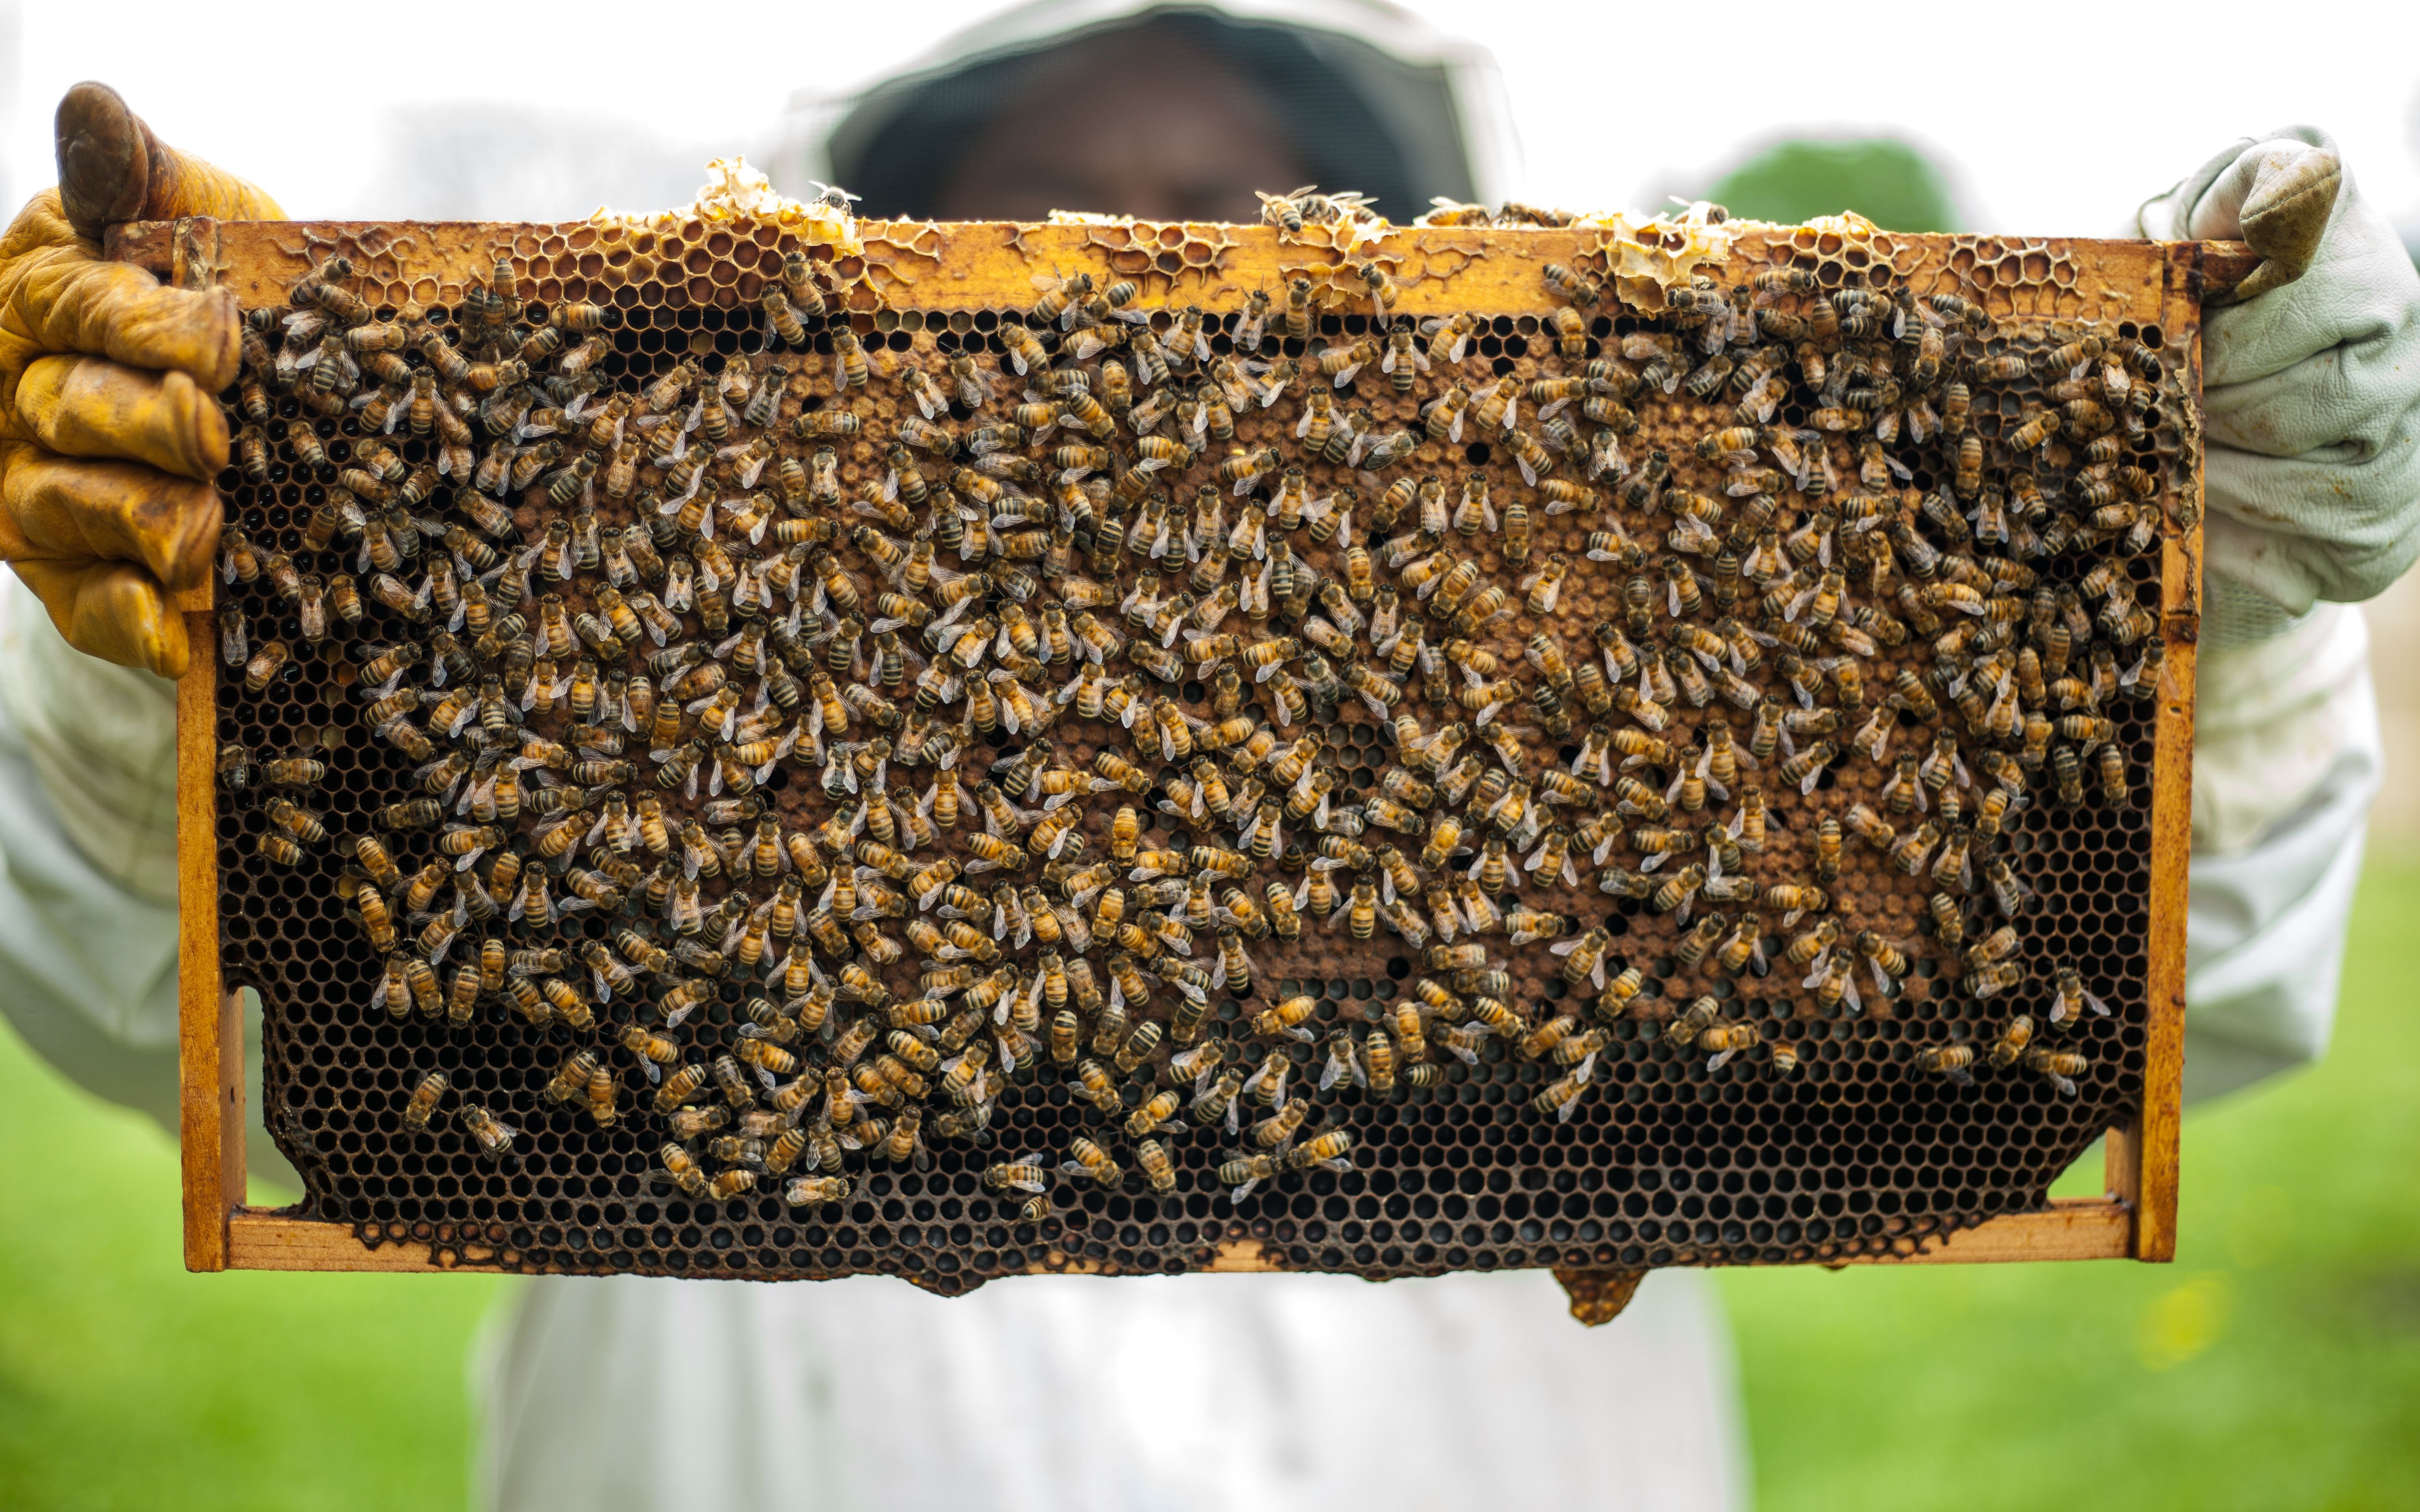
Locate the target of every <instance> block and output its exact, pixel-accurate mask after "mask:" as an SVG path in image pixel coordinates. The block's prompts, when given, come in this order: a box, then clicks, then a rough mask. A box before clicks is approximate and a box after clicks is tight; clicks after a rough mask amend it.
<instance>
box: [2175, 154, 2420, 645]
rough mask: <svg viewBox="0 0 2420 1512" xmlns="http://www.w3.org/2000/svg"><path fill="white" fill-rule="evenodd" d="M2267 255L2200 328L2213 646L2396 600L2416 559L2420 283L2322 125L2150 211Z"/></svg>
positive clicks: (2189, 185)
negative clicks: (2321, 609) (2394, 593)
mask: <svg viewBox="0 0 2420 1512" xmlns="http://www.w3.org/2000/svg"><path fill="white" fill-rule="evenodd" d="M2137 230H2138V232H2139V234H2141V235H2143V236H2147V237H2154V238H2158V239H2164V240H2176V239H2185V238H2206V239H2238V238H2240V239H2242V240H2244V241H2247V242H2249V243H2250V244H2251V247H2252V250H2253V251H2255V252H2257V253H2258V254H2260V255H2261V256H2262V258H2263V259H2264V260H2263V261H2262V262H2261V263H2260V265H2259V266H2258V267H2257V268H2256V269H2254V270H2253V272H2252V274H2251V276H2250V277H2248V278H2246V279H2245V280H2244V282H2243V283H2242V285H2239V286H2238V288H2237V289H2236V290H2235V294H2234V298H2233V301H2232V302H2228V303H2224V304H2222V303H2219V302H2217V301H2212V302H2211V305H2210V306H2209V307H2208V308H2207V309H2206V310H2205V311H2204V314H2203V323H2202V382H2203V408H2204V415H2205V419H2206V423H2207V429H2206V433H2205V437H2204V440H2205V441H2206V443H2207V467H2208V474H2207V502H2208V510H2207V514H2206V532H2207V533H2206V535H2205V539H2204V555H2203V566H2204V570H2205V574H2206V584H2205V593H2206V599H2205V603H2204V606H2203V609H2204V611H2203V618H2202V643H2203V645H2204V646H2205V647H2207V648H2209V649H2211V650H2217V651H2225V650H2227V649H2230V648H2232V647H2234V646H2240V645H2244V644H2248V643H2250V642H2253V641H2256V640H2266V639H2268V638H2270V637H2272V636H2274V635H2276V634H2279V633H2280V632H2282V631H2284V630H2285V629H2286V628H2287V627H2288V625H2290V624H2291V623H2292V621H2293V620H2294V619H2295V618H2297V617H2298V616H2301V615H2303V614H2305V613H2307V612H2308V611H2309V610H2310V609H2311V607H2312V606H2313V605H2314V604H2315V603H2317V602H2319V601H2320V600H2322V599H2325V600H2331V601H2335V602H2344V603H2349V602H2352V601H2355V600H2358V599H2364V598H2368V597H2370V596H2372V595H2374V594H2378V593H2381V592H2382V591H2383V590H2384V589H2385V588H2386V586H2387V584H2389V583H2391V582H2393V581H2394V580H2395V579H2397V577H2399V576H2401V574H2402V572H2403V570H2404V568H2406V567H2408V566H2410V565H2411V563H2412V557H2413V555H2414V554H2415V552H2420V275H2415V274H2414V273H2413V271H2412V259H2411V257H2410V256H2409V255H2407V254H2406V253H2405V252H2404V249H2403V244H2402V242H2401V241H2400V240H2399V239H2397V236H2396V234H2395V231H2394V228H2393V227H2392V226H2390V225H2389V224H2387V221H2386V219H2385V217H2384V216H2382V215H2381V214H2380V213H2379V212H2378V210H2377V209H2376V208H2374V207H2373V206H2371V205H2369V204H2368V203H2367V202H2366V201H2365V200H2364V199H2363V198H2362V197H2361V193H2360V191H2359V190H2358V189H2357V188H2356V187H2355V186H2354V184H2353V180H2352V179H2351V177H2350V176H2348V175H2346V174H2345V173H2344V171H2343V166H2342V162H2341V160H2340V159H2339V157H2338V155H2337V153H2336V148H2335V141H2334V139H2333V138H2331V137H2330V136H2328V134H2327V133H2326V132H2324V131H2318V130H2315V129H2313V128H2310V127H2300V126H2298V127H2288V128H2286V129H2285V130H2282V131H2276V132H2273V133H2272V134H2271V135H2270V136H2269V137H2268V138H2266V139H2264V140H2262V141H2258V142H2243V143H2239V144H2237V145H2236V146H2234V147H2228V148H2227V149H2226V151H2224V152H2222V153H2220V154H2219V155H2218V156H2216V157H2214V158H2212V159H2211V161H2210V162H2207V163H2204V164H2203V165H2202V167H2201V170H2200V171H2199V172H2197V173H2195V175H2193V177H2189V178H2187V179H2186V180H2185V181H2184V182H2182V183H2181V184H2179V185H2178V186H2177V187H2176V188H2174V189H2172V190H2170V191H2169V192H2168V193H2165V194H2164V195H2162V196H2160V197H2159V198H2157V199H2154V200H2152V201H2150V202H2149V204H2147V205H2145V206H2144V207H2143V208H2142V209H2141V210H2140V211H2139V212H2137Z"/></svg>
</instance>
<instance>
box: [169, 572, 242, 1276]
mask: <svg viewBox="0 0 2420 1512" xmlns="http://www.w3.org/2000/svg"><path fill="white" fill-rule="evenodd" d="M185 633H186V636H187V638H188V640H190V641H191V643H192V645H193V647H194V655H193V663H192V665H191V666H190V667H189V668H188V669H187V671H186V672H185V675H184V676H183V677H182V678H180V679H179V680H178V683H177V1094H178V1126H179V1127H178V1134H179V1138H178V1147H179V1149H180V1150H181V1153H182V1155H183V1160H184V1177H185V1180H184V1186H185V1269H186V1270H188V1271H224V1270H225V1269H226V1268H227V1264H228V1257H227V1213H228V1211H229V1210H230V1209H232V1208H233V1207H234V1206H235V1205H236V1204H237V1203H239V1202H240V1201H241V1200H242V1199H243V1182H244V1168H243V1011H242V999H241V997H240V995H237V994H235V993H231V992H228V991H226V990H225V985H224V983H223V981H222V980H221V979H220V976H219V866H218V770H217V768H218V760H217V748H218V741H217V739H216V736H217V733H218V662H217V659H216V650H217V631H216V628H215V626H214V625H213V623H212V616H210V615H209V614H208V613H205V612H198V611H195V612H188V613H187V614H186V616H185Z"/></svg>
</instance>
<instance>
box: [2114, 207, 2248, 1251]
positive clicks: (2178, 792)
mask: <svg viewBox="0 0 2420 1512" xmlns="http://www.w3.org/2000/svg"><path fill="white" fill-rule="evenodd" d="M2208 252H2209V249H2208V248H2206V247H2205V246H2204V245H2203V244H2201V243H2198V242H2188V243H2184V244H2182V245H2180V246H2179V247H2178V248H2176V249H2174V250H2173V251H2172V252H2171V254H2170V261H2169V268H2170V273H2171V277H2170V284H2169V288H2168V290H2167V294H2166V299H2165V301H2164V302H2165V303H2166V304H2167V306H2168V308H2169V310H2171V311H2173V312H2175V313H2176V314H2177V315H2179V316H2182V318H2181V319H2172V320H2171V321H2170V329H2171V330H2172V331H2174V332H2176V334H2177V335H2178V336H2180V337H2182V338H2183V339H2182V340H2180V341H2176V342H2173V343H2172V344H2171V350H2174V351H2177V352H2179V353H2180V354H2181V355H2182V357H2183V360H2184V361H2185V363H2187V364H2188V365H2189V367H2190V372H2189V373H2188V375H2187V377H2188V378H2189V380H2190V381H2191V383H2192V385H2193V388H2194V392H2195V396H2196V399H2198V396H2199V393H2200V389H2201V323H2200V318H2199V301H2200V299H2201V296H2202V294H2203V292H2204V290H2205V289H2206V288H2207V286H2208V285H2209V283H2210V282H2211V279H2210V271H2211V270H2206V269H2205V267H2204V263H2205V258H2206V255H2207V253H2208ZM2223 260H2224V261H2226V263H2227V266H2226V271H2229V272H2231V271H2233V269H2232V266H2231V263H2232V259H2223ZM2180 262H2181V263H2183V264H2185V268H2184V271H2185V273H2186V277H2185V279H2184V283H2185V285H2186V288H2185V289H2182V290H2180V289H2179V288H2178V287H2177V286H2176V285H2177V280H2176V278H2175V276H2174V275H2175V273H2176V272H2177V271H2178V264H2179V263H2180ZM2239 276H2240V275H2239ZM2229 281H2230V282H2231V281H2232V280H2229ZM2179 327H2182V328H2183V329H2182V330H2178V329H2177V328H2179ZM2198 414H2199V407H2198V404H2197V403H2196V405H2195V408H2194V409H2192V410H2191V411H2189V412H2188V414H2187V415H2186V416H2185V417H2183V424H2185V425H2186V427H2187V429H2188V440H2189V441H2190V443H2191V445H2192V447H2193V449H2194V452H2195V463H2196V465H2195V467H2194V468H2193V469H2192V470H2191V483H2190V486H2191V489H2192V493H2191V495H2190V498H2189V501H2188V502H2187V503H2186V505H2185V506H2184V508H2183V509H2180V517H2179V518H2178V519H2176V520H2174V521H2171V522H2170V523H2171V525H2172V527H2173V528H2172V529H2170V530H2167V531H2164V532H2161V564H2160V566H2161V570H2160V635H2161V638H2162V640H2163V641H2164V644H2165V646H2166V648H2167V653H2166V658H2165V660H2164V663H2163V665H2162V667H2161V671H2160V686H2159V687H2158V689H2157V691H2156V693H2155V694H2154V697H2155V700H2156V702H2155V704H2154V707H2153V712H2152V718H2153V721H2154V723H2153V730H2154V735H2153V743H2152V764H2153V771H2152V783H2151V889H2150V962H2149V967H2150V969H2149V980H2148V981H2147V982H2146V984H2145V986H2146V989H2147V990H2146V992H2145V998H2146V1001H2147V1002H2148V1004H2149V1011H2150V1022H2149V1026H2148V1028H2147V1038H2146V1042H2145V1045H2144V1063H2143V1119H2142V1123H2141V1125H2140V1126H2139V1128H2138V1129H2137V1130H2136V1131H2134V1133H2133V1136H2132V1137H2131V1138H2130V1139H2129V1140H2128V1141H2127V1143H2128V1144H2129V1145H2130V1146H2132V1147H2133V1152H2134V1155H2135V1159H2136V1161H2137V1163H2138V1164H2137V1171H2136V1176H2135V1183H2136V1184H2135V1192H2134V1196H2135V1206H2134V1213H2135V1217H2134V1243H2133V1254H2134V1257H2135V1258H2136V1259H2140V1260H2173V1259H2175V1258H2176V1255H2177V1195H2178V1176H2179V1161H2180V1134H2181V1123H2182V1114H2183V1106H2184V1063H2185V908H2186V900H2187V896H2188V893H2189V891H2190V887H2191V876H2190V871H2191V867H2192V862H2193V737H2194V692H2195V656H2196V654H2197V652H2198V649H2199V643H2200V640H2201V606H2202V581H2201V569H2202V508H2203V498H2202V488H2203V482H2202V468H2201V466H2200V465H2199V461H2200V456H2199V454H2200V452H2201V448H2202V444H2203V442H2202V435H2201V429H2200V424H2199V420H2198ZM2186 510H2189V511H2190V513H2186V512H2185V511H2186Z"/></svg>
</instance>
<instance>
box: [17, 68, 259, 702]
mask: <svg viewBox="0 0 2420 1512" xmlns="http://www.w3.org/2000/svg"><path fill="white" fill-rule="evenodd" d="M58 153H59V187H58V188H57V189H54V190H50V189H46V190H44V191H42V192H41V193H39V194H37V195H35V196H34V198H33V200H32V201H31V202H30V203H28V204H27V205H26V207H25V208H24V209H23V212H21V213H20V214H19V215H18V217H17V220H16V223H15V224H13V225H11V226H9V228H8V232H7V234H6V236H5V237H0V559H5V560H6V561H7V562H8V564H9V565H10V566H11V567H13V568H15V569H16V573H17V576H18V577H19V578H21V579H23V580H24V582H25V585H26V586H27V587H29V588H31V589H32V590H33V591H34V593H35V594H37V595H38V596H39V598H40V599H41V601H42V604H43V607H44V608H46V609H49V611H50V615H51V621H52V623H53V624H54V625H57V626H58V628H59V632H60V633H61V634H62V635H64V636H65V637H66V638H67V640H68V641H69V643H70V644H71V645H73V646H75V647H76V648H77V649H78V650H80V651H85V652H87V653H90V654H91V655H93V656H101V657H104V658H106V659H107V660H110V661H114V662H118V663H120V664H122V665H125V666H130V667H143V668H147V669H149V670H150V671H154V672H157V673H158V674H160V675H161V676H163V677H175V676H177V675H178V674H180V673H181V672H183V671H184V670H185V665H186V661H187V656H188V653H187V648H186V644H185V626H184V622H183V620H182V618H181V617H179V616H178V614H177V613H176V611H175V610H174V609H172V608H171V607H170V605H169V602H168V599H167V594H170V593H173V592H175V591H177V590H179V589H183V588H189V587H192V586H193V585H194V584H196V583H198V582H200V581H202V580H203V579H204V578H205V577H206V576H207V574H208V573H209V570H210V559H211V556H212V554H213V553H214V552H215V551H216V550H217V548H218V538H219V524H220V519H221V513H220V504H219V499H218V492H217V490H216V488H215V487H214V486H212V480H213V479H214V478H215V477H216V476H217V475H218V472H219V471H220V470H221V469H222V468H224V467H225V466H226V459H227V429H226V422H225V418H224V416H223V415H222V413H221V411H220V409H219V405H218V394H219V391H221V390H222V389H224V388H225V387H226V386H227V384H228V383H230V382H231V381H233V380H234V378H235V375H236V368H237V363H238V340H237V337H238V327H237V314H236V304H235V298H234V296H233V295H232V294H230V293H228V292H226V291H225V290H218V289H212V290H206V291H201V292H192V291H187V290H183V289H171V288H163V287H161V286H160V283H159V281H158V280H157V279H155V278H153V277H152V276H151V275H150V274H149V273H147V272H146V271H144V270H141V269H139V268H135V267H132V266H131V265H129V264H124V263H109V262H103V261H101V245H100V239H101V232H102V230H103V228H105V227H106V226H109V225H111V224H116V223H117V222H120V221H132V220H169V219H174V218H176V217H179V216H187V215H208V216H216V217H220V218H223V219H229V220H274V219H279V218H282V216H283V213H284V212H283V211H281V210H279V209H278V208H277V204H276V202H275V201H273V200H271V198H270V197H269V196H268V195H266V194H264V193H261V192H260V191H259V190H257V189H255V188H253V187H252V186H251V185H250V184H247V183H245V182H244V181H243V180H242V179H240V178H237V177H233V176H232V175H229V174H226V173H224V172H221V171H220V170H219V169H217V168H213V167H211V166H210V165H209V163H207V162H202V161H201V160H199V159H197V158H192V157H188V156H186V155H185V154H183V153H180V152H178V151H176V150H175V149H174V148H172V147H167V146H166V145H165V144H163V142H161V141H160V139H159V138H158V137H156V136H154V135H152V134H151V131H150V128H148V127H147V126H145V125H144V124H143V122H142V121H141V120H140V119H138V118H137V117H136V116H134V115H133V114H132V112H131V111H129V110H128V109H127V108H126V102H125V101H124V100H120V99H119V98H118V96H117V94H116V91H115V90H113V89H111V88H109V87H108V86H107V85H97V84H81V85H76V86H75V87H74V88H73V89H70V90H69V91H68V94H67V97H66V98H65V99H64V100H61V101H60V102H59V113H58Z"/></svg>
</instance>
